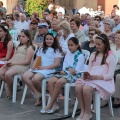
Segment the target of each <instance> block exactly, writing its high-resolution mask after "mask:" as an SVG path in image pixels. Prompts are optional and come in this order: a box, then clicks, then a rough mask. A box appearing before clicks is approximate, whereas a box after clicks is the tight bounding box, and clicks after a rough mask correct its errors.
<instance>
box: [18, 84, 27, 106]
mask: <svg viewBox="0 0 120 120" xmlns="http://www.w3.org/2000/svg"><path fill="white" fill-rule="evenodd" d="M27 88H28V86H27V85H26V84H25V87H24V91H23V96H22V100H21V103H20V104H21V105H23V103H24V100H25V96H26V93H27Z"/></svg>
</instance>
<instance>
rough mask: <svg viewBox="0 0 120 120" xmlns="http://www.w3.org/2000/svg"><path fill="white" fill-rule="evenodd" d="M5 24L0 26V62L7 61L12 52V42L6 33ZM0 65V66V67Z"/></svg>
mask: <svg viewBox="0 0 120 120" xmlns="http://www.w3.org/2000/svg"><path fill="white" fill-rule="evenodd" d="M8 27H9V25H8V24H7V23H5V22H4V23H2V24H0V61H8V60H9V59H10V58H11V57H12V55H13V52H14V49H13V42H12V41H11V36H10V34H9V31H8ZM1 66H2V64H0V67H1Z"/></svg>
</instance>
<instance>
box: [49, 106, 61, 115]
mask: <svg viewBox="0 0 120 120" xmlns="http://www.w3.org/2000/svg"><path fill="white" fill-rule="evenodd" d="M57 110H59V107H58V106H56V107H55V108H54V109H51V110H48V111H47V113H48V114H52V113H54V112H56V111H57Z"/></svg>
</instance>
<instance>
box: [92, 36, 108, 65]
mask: <svg viewBox="0 0 120 120" xmlns="http://www.w3.org/2000/svg"><path fill="white" fill-rule="evenodd" d="M96 38H97V39H99V40H101V41H102V42H103V44H104V46H105V49H104V51H103V58H102V61H101V65H103V64H105V63H106V59H107V57H108V53H109V51H110V43H109V39H108V37H107V35H106V34H100V35H99V36H97V37H96ZM98 54H99V51H98V50H97V51H96V53H95V58H94V60H96V57H97V55H98Z"/></svg>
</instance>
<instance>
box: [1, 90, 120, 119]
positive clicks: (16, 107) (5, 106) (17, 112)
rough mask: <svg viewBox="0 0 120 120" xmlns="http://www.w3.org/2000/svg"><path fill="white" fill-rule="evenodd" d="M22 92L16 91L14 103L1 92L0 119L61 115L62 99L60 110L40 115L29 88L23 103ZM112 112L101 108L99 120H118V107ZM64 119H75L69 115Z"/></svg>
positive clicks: (43, 117)
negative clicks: (111, 114) (111, 113)
mask: <svg viewBox="0 0 120 120" xmlns="http://www.w3.org/2000/svg"><path fill="white" fill-rule="evenodd" d="M22 92H23V91H20V92H17V102H16V103H12V102H11V100H8V99H6V98H5V93H3V95H2V97H1V98H0V120H52V119H54V120H57V119H56V118H58V117H61V116H63V111H64V109H63V108H64V106H63V100H59V106H60V110H59V111H58V112H56V113H54V114H51V115H48V114H44V115H42V114H41V113H40V112H39V111H40V109H41V106H38V107H36V106H34V103H35V100H34V98H33V96H32V94H31V92H30V91H29V90H28V92H27V96H26V98H25V102H24V105H21V104H20V101H21V96H22ZM72 110H73V106H70V109H69V112H70V113H72ZM114 114H115V117H110V114H109V109H108V106H107V107H104V108H101V120H120V108H117V109H114ZM61 120H63V119H61ZM65 120H75V119H73V118H71V117H70V118H67V119H65ZM91 120H95V114H93V118H92V119H91Z"/></svg>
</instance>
